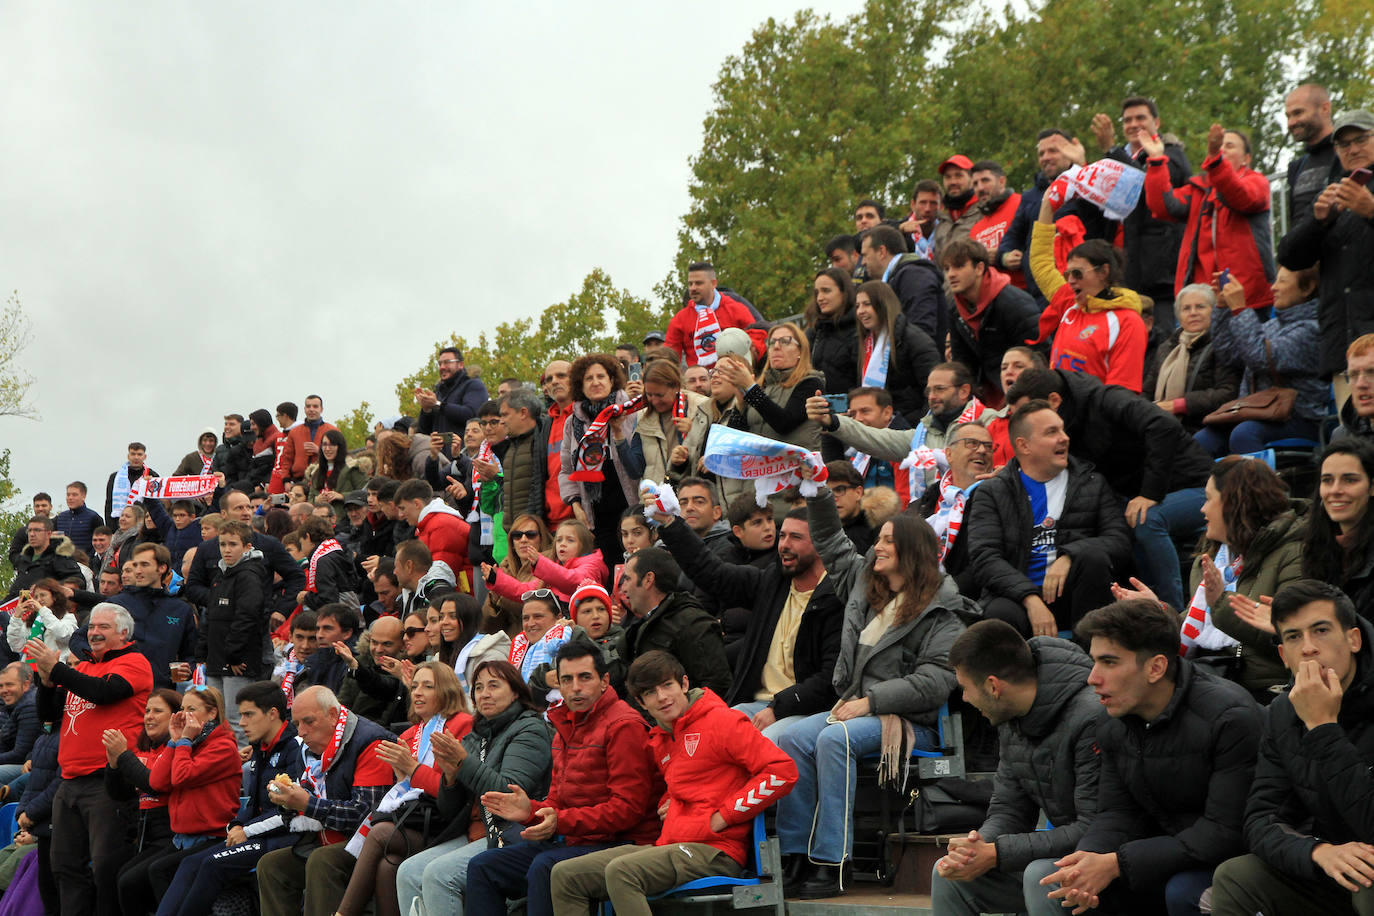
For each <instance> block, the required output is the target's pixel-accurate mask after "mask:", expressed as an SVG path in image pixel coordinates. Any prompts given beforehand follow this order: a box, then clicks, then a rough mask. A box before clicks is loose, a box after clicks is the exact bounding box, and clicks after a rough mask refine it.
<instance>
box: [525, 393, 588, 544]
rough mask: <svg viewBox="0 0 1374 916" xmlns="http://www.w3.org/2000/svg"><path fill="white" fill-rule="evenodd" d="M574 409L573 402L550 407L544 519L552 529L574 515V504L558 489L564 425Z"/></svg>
mask: <svg viewBox="0 0 1374 916" xmlns="http://www.w3.org/2000/svg"><path fill="white" fill-rule="evenodd" d="M572 410H573V405H572V404H569V405H568V407H567V409H566V410H564V409H563V408H560V407H559V406H558V405H557V404H554V405H552V406H551V407H550V408H549V452H548V463H549V464H548V469H547V471H546V473H545V475H544V521H545V522H547V523H548V526H549V530H550V531H552V530H553V529H554V528H557V527H558V523H559V522H561V521H563V520H564V519H569V518H572V517H573V510H572V506H570V505H568V504H567V503H565V502H563V496H562V494H561V493H559V491H558V475H559V474H560V473H562V471H563V427H564V425H565V424H566V423H567V422H568V416H569V415H570V414H571V413H572ZM511 521H514V519H511Z"/></svg>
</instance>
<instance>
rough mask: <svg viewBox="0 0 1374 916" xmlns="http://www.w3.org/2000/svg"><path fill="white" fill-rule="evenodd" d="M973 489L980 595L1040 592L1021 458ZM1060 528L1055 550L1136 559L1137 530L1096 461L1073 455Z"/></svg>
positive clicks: (972, 553)
mask: <svg viewBox="0 0 1374 916" xmlns="http://www.w3.org/2000/svg"><path fill="white" fill-rule="evenodd" d="M1123 390H1124V389H1123ZM973 492H974V496H975V498H974V499H971V500H969V501H968V503H967V505H966V506H965V508H964V525H963V531H966V532H967V533H968V553H969V567H970V569H971V570H972V574H973V581H974V582H975V583H976V584H977V586H978V588H979V590H980V597H982V598H984V599H986V598H1010V599H1011V600H1012V601H1018V602H1019V601H1021V600H1023V599H1024V598H1025V597H1026V596H1028V595H1032V594H1035V593H1036V592H1038V591H1039V588H1038V587H1037V586H1036V585H1035V583H1033V582H1031V580H1030V579H1028V578H1026V574H1025V571H1024V570H1025V569H1026V566H1027V564H1028V563H1029V562H1030V550H1031V537H1032V531H1033V529H1034V528H1035V520H1034V519H1032V518H1031V513H1030V498H1029V496H1027V494H1026V487H1025V484H1023V483H1022V482H1021V464H1020V462H1019V461H1017V460H1016V459H1015V458H1013V459H1012V460H1011V461H1008V462H1007V465H1006V467H1004V468H1002V470H1001V471H999V472H998V473H997V476H996V477H993V478H992V479H990V480H985V481H983V482H982V483H981V484H979V485H978V489H977V490H974V491H973ZM1054 529H1055V531H1056V532H1057V535H1056V537H1055V550H1056V551H1057V552H1058V553H1059V554H1060V555H1062V556H1068V557H1071V558H1072V557H1074V556H1077V555H1079V554H1082V553H1085V552H1087V551H1097V552H1100V553H1104V554H1106V555H1107V557H1108V558H1110V559H1111V561H1112V565H1113V566H1114V567H1115V568H1117V569H1124V568H1125V566H1126V564H1127V563H1128V562H1129V561H1130V558H1131V532H1130V529H1129V528H1128V527H1127V525H1126V518H1125V516H1123V515H1122V513H1121V505H1120V503H1119V502H1118V501H1117V499H1116V495H1115V494H1114V493H1112V490H1111V488H1110V487H1109V486H1108V485H1107V481H1106V480H1105V479H1104V478H1103V477H1102V475H1100V474H1098V473H1097V472H1096V471H1095V470H1093V467H1092V465H1090V464H1085V463H1084V462H1082V461H1079V460H1077V459H1075V458H1070V459H1069V484H1068V488H1067V491H1066V492H1065V494H1064V511H1063V513H1062V514H1061V515H1060V517H1059V518H1058V519H1056V521H1055V526H1054ZM962 533H963V532H961V534H962Z"/></svg>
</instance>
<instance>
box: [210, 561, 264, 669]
mask: <svg viewBox="0 0 1374 916" xmlns="http://www.w3.org/2000/svg"><path fill="white" fill-rule="evenodd" d="M271 582H272V573H271V572H270V571H268V569H267V564H266V563H264V562H263V559H262V551H260V550H249V551H248V552H247V553H246V554H244V555H243V558H242V559H240V560H239V561H238V562H237V563H235V564H234V565H233V566H230V567H227V568H226V567H225V565H224V561H223V560H220V561H219V569H218V570H217V571H216V574H215V581H214V584H212V585H211V586H210V597H209V598H208V599H207V600H206V602H205V614H204V617H203V618H202V621H201V626H200V629H199V636H198V638H197V641H196V660H197V661H201V662H204V663H205V673H206V674H208V675H210V676H211V677H231V676H237V677H246V678H249V679H250V680H258V679H259V678H261V677H263V676H264V673H270V672H264V670H263V664H262V647H263V644H264V643H265V642H266V640H267V617H268V615H269V614H270V613H271V610H270V608H269V606H268V605H269V601H270V594H269V588H270V586H271ZM234 665H244V666H245V668H244V671H243V673H242V674H239V675H235V674H234V672H233V671H231V670H230V668H231V666H234Z"/></svg>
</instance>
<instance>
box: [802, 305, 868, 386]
mask: <svg viewBox="0 0 1374 916" xmlns="http://www.w3.org/2000/svg"><path fill="white" fill-rule="evenodd" d="M856 325H857V322H856V321H855V320H854V310H853V309H850V310H849V311H847V312H845V313H844V314H843V315H840V316H838V317H836V318H826V317H824V316H822V317H821V318H820V319H819V320H817V322H816V323H815V325H814V326H812V327H811V328H809V329H808V330H807V332H806V336H807V339H808V340H810V341H811V366H812V368H814V369H816V370H817V371H819V372H822V373H824V374H825V393H826V394H847V393H848V392H849V390H850V389H851V388H853V387H854V386H856V385H858V384H859V372H860V370H859V359H858V352H857V350H856V348H855V346H854V341H855V340H856V339H857V336H858V331H857V330H856Z"/></svg>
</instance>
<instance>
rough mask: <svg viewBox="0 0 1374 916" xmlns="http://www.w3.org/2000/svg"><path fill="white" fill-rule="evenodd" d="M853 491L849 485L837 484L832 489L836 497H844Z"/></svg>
mask: <svg viewBox="0 0 1374 916" xmlns="http://www.w3.org/2000/svg"><path fill="white" fill-rule="evenodd" d="M852 489H854V488H853V487H851V486H850V485H849V484H847V483H837V484H835V485H834V486H832V487H831V488H830V492H831V493H834V494H835V495H836V496H843V495H844V494H846V493H848V492H849V491H850V490H852Z"/></svg>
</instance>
